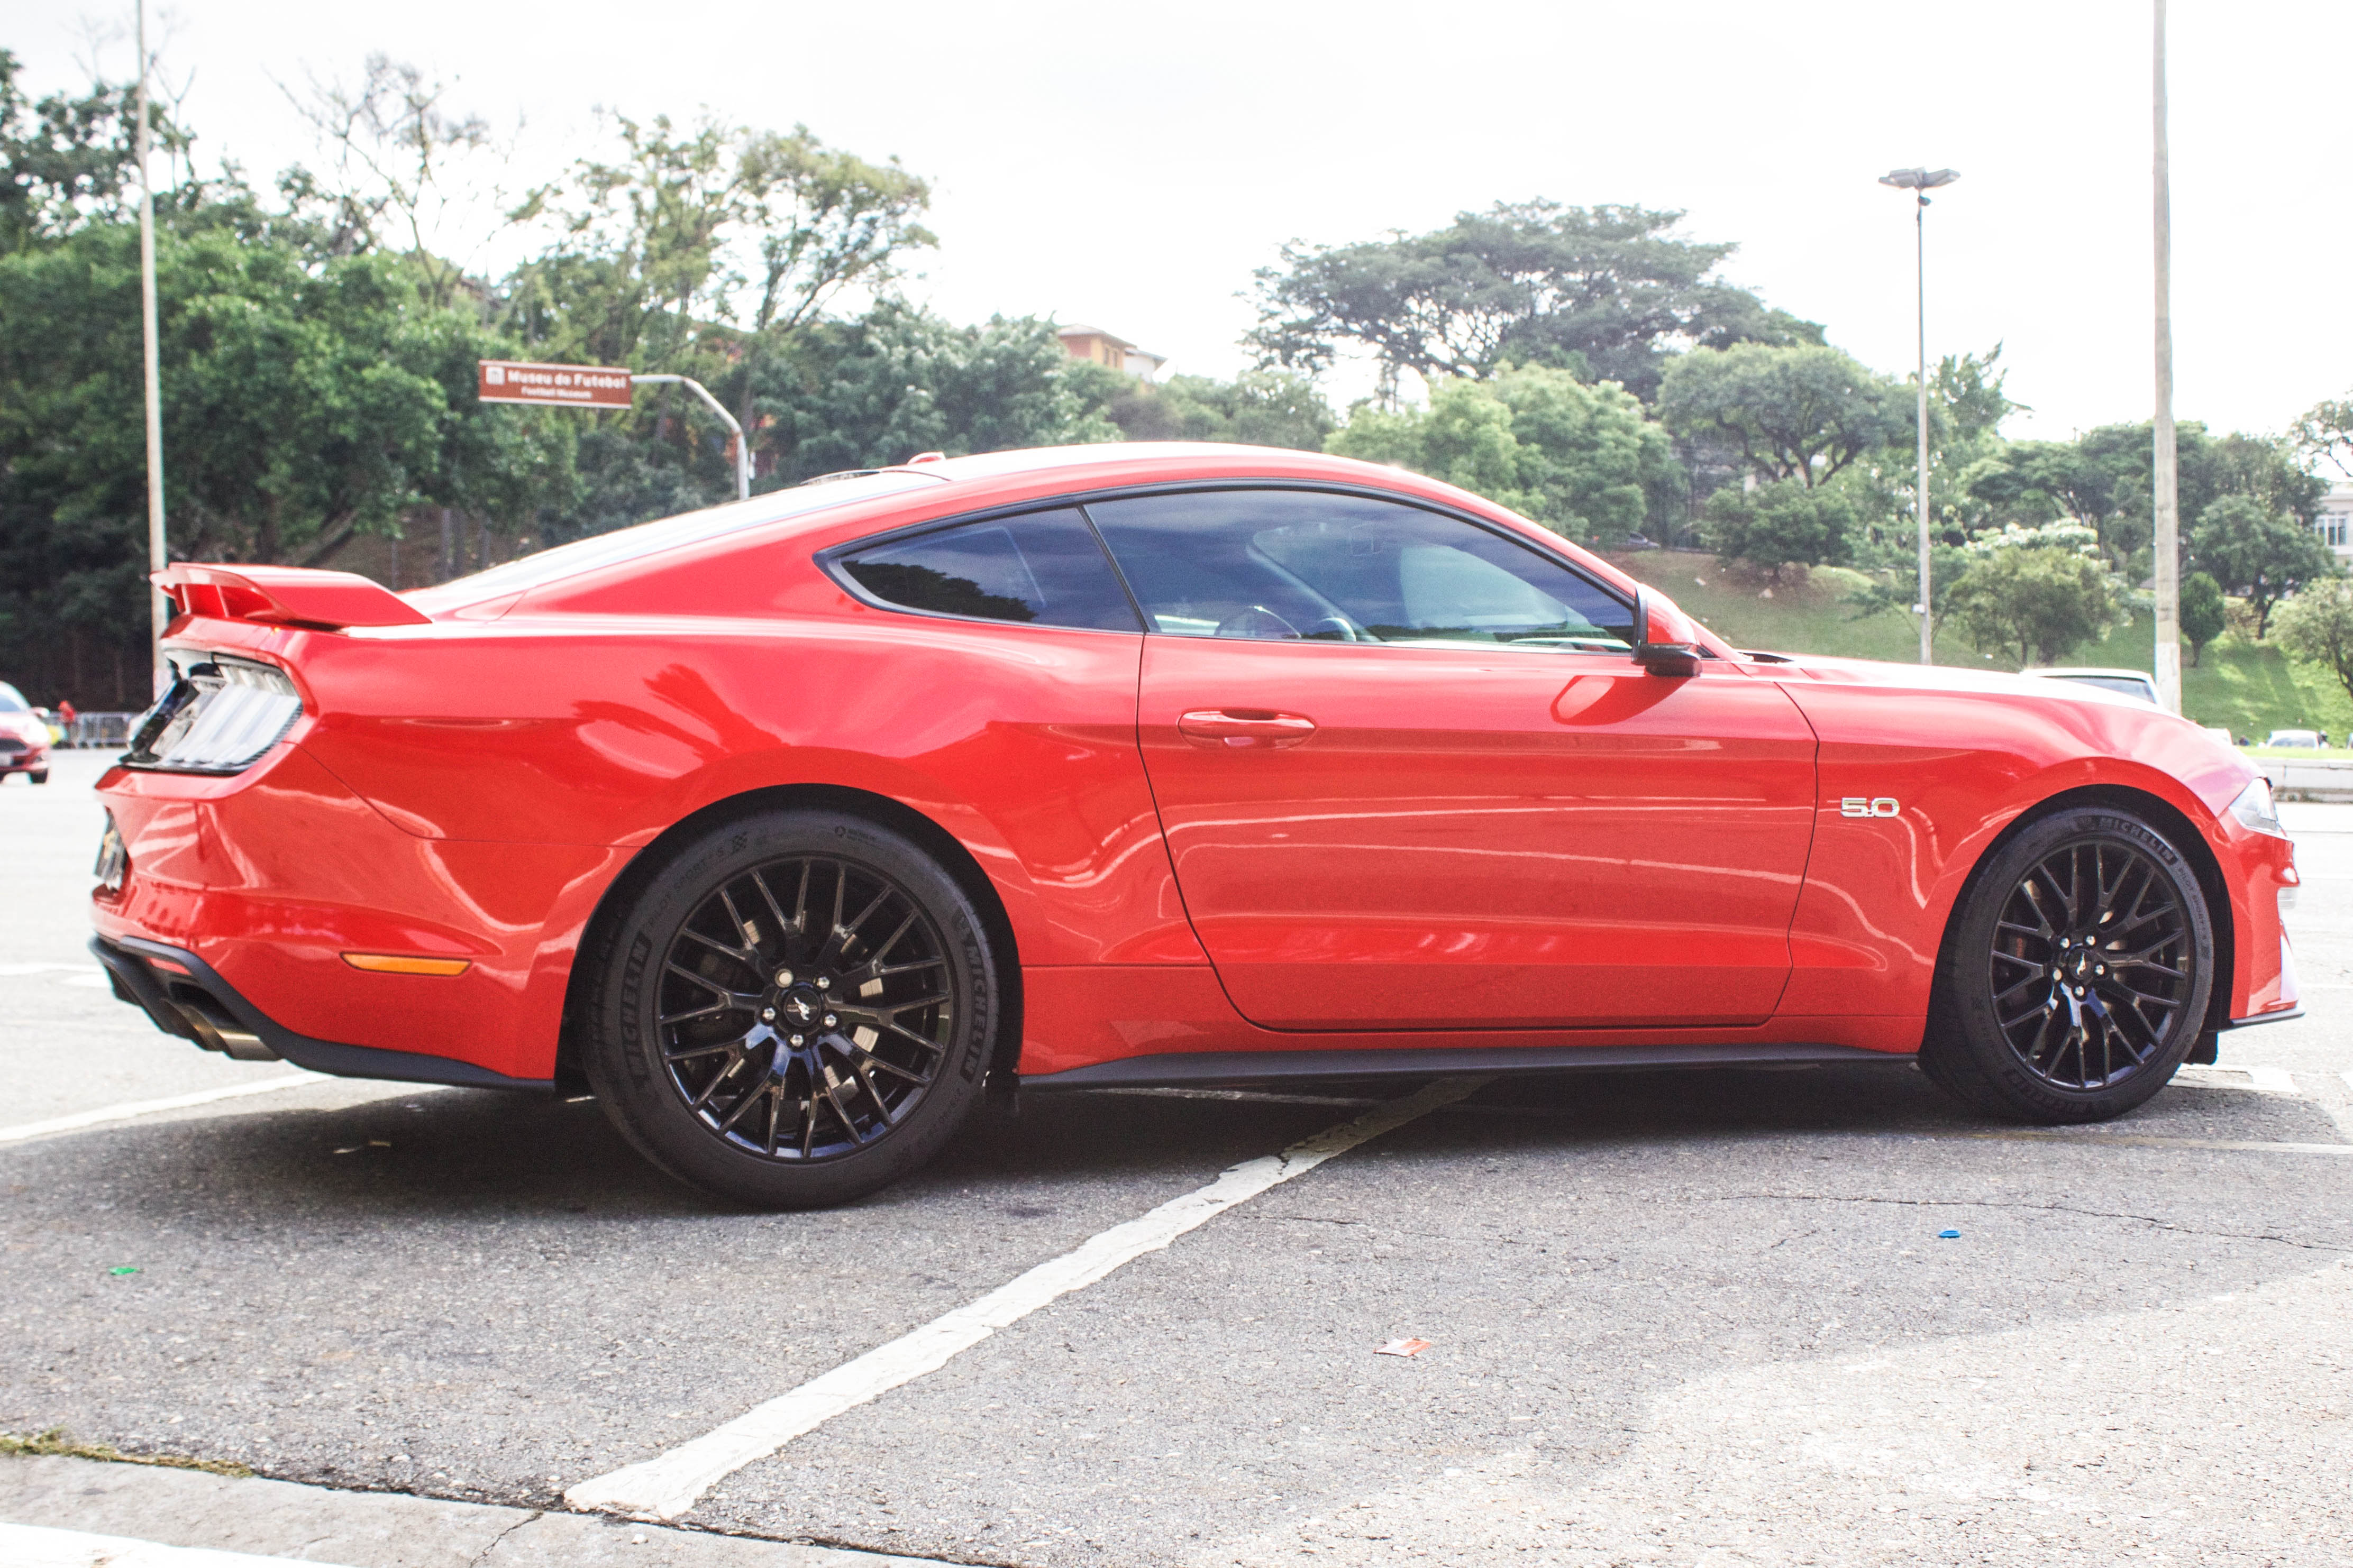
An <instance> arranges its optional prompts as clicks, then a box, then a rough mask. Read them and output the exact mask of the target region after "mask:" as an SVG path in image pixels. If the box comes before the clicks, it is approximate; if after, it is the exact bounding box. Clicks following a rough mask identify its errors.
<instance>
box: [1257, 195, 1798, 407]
mask: <svg viewBox="0 0 2353 1568" xmlns="http://www.w3.org/2000/svg"><path fill="white" fill-rule="evenodd" d="M1682 220H1683V214H1681V213H1679V212H1661V211H1655V210H1652V209H1651V208H1647V207H1641V206H1598V207H1571V206H1562V205H1559V204H1557V203H1555V202H1548V201H1528V202H1518V203H1502V204H1498V205H1496V206H1494V207H1493V208H1491V209H1489V210H1488V211H1486V212H1482V213H1471V212H1466V213H1462V214H1461V215H1459V216H1457V217H1456V218H1455V220H1454V222H1453V223H1452V224H1451V225H1450V226H1447V227H1445V228H1442V229H1438V230H1435V231H1433V232H1431V233H1429V234H1420V235H1409V234H1406V233H1404V232H1402V231H1399V232H1397V233H1393V234H1391V235H1390V236H1388V237H1387V238H1384V239H1376V240H1366V241H1362V242H1359V243H1357V244H1354V245H1343V246H1311V245H1307V244H1304V243H1303V242H1293V244H1291V245H1287V246H1285V247H1283V250H1282V265H1280V266H1277V267H1268V268H1261V269H1260V270H1259V272H1258V274H1257V279H1258V282H1257V289H1256V294H1257V302H1258V311H1259V324H1258V326H1257V327H1256V328H1255V329H1254V330H1253V331H1251V332H1250V336H1249V338H1248V339H1247V340H1246V341H1248V342H1250V344H1251V345H1252V346H1253V347H1254V348H1255V349H1256V350H1257V351H1258V353H1259V356H1260V360H1261V363H1262V364H1264V365H1267V366H1271V367H1279V368H1282V369H1287V370H1299V371H1305V372H1309V373H1311V374H1313V373H1317V372H1321V371H1323V370H1325V369H1327V368H1329V367H1330V366H1331V365H1332V364H1333V363H1335V361H1336V360H1337V359H1338V358H1340V357H1341V356H1342V355H1343V354H1345V353H1350V352H1354V353H1363V354H1366V355H1369V356H1370V357H1371V358H1372V359H1373V360H1374V361H1375V362H1377V363H1378V364H1379V365H1380V366H1381V367H1382V371H1383V374H1384V377H1385V380H1386V381H1387V383H1388V384H1389V385H1390V386H1392V387H1394V386H1395V384H1396V383H1397V378H1398V376H1400V375H1402V374H1407V373H1411V374H1416V375H1419V376H1421V377H1424V378H1433V377H1437V376H1455V377H1478V376H1483V375H1487V374H1492V373H1493V371H1494V370H1496V369H1497V368H1498V367H1499V366H1501V365H1504V364H1506V363H1513V364H1523V365H1526V364H1535V365H1546V366H1551V367H1556V368H1563V369H1569V370H1575V371H1577V372H1578V373H1580V374H1583V375H1585V376H1588V377H1589V378H1593V379H1598V380H1604V381H1615V382H1618V383H1620V384H1622V385H1624V386H1625V387H1626V388H1627V389H1628V390H1630V391H1631V392H1633V393H1634V394H1635V395H1637V396H1639V397H1643V398H1648V397H1649V396H1650V395H1651V393H1652V391H1653V390H1654V389H1655V388H1656V387H1657V385H1658V384H1659V376H1660V374H1661V372H1662V369H1663V367H1664V365H1665V364H1666V363H1667V362H1668V361H1669V360H1671V359H1672V357H1673V355H1674V353H1676V351H1678V350H1679V349H1681V348H1683V347H1686V346H1690V345H1694V344H1697V345H1702V346H1706V347H1714V348H1721V347H1725V346H1726V345H1729V344H1732V343H1737V342H1771V343H1819V342H1821V335H1822V334H1821V328H1820V327H1819V326H1817V325H1815V324H1814V323H1813V322H1810V321H1799V320H1798V319H1797V318H1796V317H1794V316H1791V315H1788V314H1787V313H1786V312H1784V311H1780V310H1771V309H1768V308H1767V306H1766V305H1765V304H1764V302H1763V301H1762V300H1758V299H1757V296H1756V295H1755V294H1753V293H1751V292H1749V291H1748V290H1747V289H1742V288H1739V287H1737V286H1736V285H1734V284H1730V283H1726V282H1725V281H1723V280H1722V279H1719V278H1717V277H1715V271H1716V268H1718V267H1719V266H1720V265H1721V264H1722V263H1723V262H1724V260H1725V258H1727V257H1729V256H1730V255H1731V254H1732V251H1733V249H1734V247H1732V246H1730V245H1722V244H1715V245H1711V244H1703V243H1700V242H1698V241H1694V240H1688V239H1682V238H1678V237H1675V236H1674V234H1673V232H1672V231H1673V229H1674V228H1675V226H1676V225H1678V224H1679V223H1681V222H1682Z"/></svg>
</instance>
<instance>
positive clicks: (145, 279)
mask: <svg viewBox="0 0 2353 1568" xmlns="http://www.w3.org/2000/svg"><path fill="white" fill-rule="evenodd" d="M138 44H139V128H138V158H139V325H140V331H141V342H142V353H141V358H142V362H143V363H142V370H143V373H144V378H145V381H146V392H147V569H148V570H149V571H150V572H161V571H162V570H164V566H165V565H166V564H168V557H167V555H166V552H165V550H164V387H163V371H162V360H161V353H160V350H159V349H158V347H157V344H156V329H155V192H154V187H153V185H152V184H150V183H149V181H148V178H147V147H148V139H149V132H148V127H147V0H139V21H138ZM169 605H170V601H168V600H166V599H165V598H164V595H163V594H162V593H161V592H160V591H159V590H155V589H153V588H151V589H150V590H149V591H148V595H147V622H148V637H149V645H150V647H149V652H150V656H151V660H152V662H153V666H154V688H155V695H156V696H158V697H161V696H162V695H163V694H164V669H165V666H164V626H166V625H168V624H169V623H170V620H171V616H172V612H171V609H170V607H169Z"/></svg>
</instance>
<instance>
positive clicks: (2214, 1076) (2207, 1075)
mask: <svg viewBox="0 0 2353 1568" xmlns="http://www.w3.org/2000/svg"><path fill="white" fill-rule="evenodd" d="M2173 1081H2174V1082H2175V1083H2178V1084H2179V1085H2180V1086H2181V1087H2182V1088H2184V1089H2253V1090H2254V1091H2255V1092H2256V1093H2257V1094H2294V1093H2295V1092H2297V1090H2296V1087H2295V1079H2294V1078H2293V1077H2292V1076H2290V1075H2289V1073H2288V1070H2287V1068H2279V1067H2198V1066H2188V1067H2180V1068H2175V1069H2174V1073H2173Z"/></svg>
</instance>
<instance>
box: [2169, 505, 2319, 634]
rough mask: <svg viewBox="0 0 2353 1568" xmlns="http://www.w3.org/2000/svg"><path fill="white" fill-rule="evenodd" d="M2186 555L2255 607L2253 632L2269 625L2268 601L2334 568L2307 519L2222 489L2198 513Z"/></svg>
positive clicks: (2273, 601)
mask: <svg viewBox="0 0 2353 1568" xmlns="http://www.w3.org/2000/svg"><path fill="white" fill-rule="evenodd" d="M2189 559H2190V560H2191V561H2192V562H2194V563H2196V564H2197V566H2198V568H2199V570H2200V571H2202V572H2206V573H2209V574H2212V576H2213V578H2214V580H2215V581H2216V582H2217V583H2220V584H2221V585H2222V586H2223V587H2224V588H2225V589H2227V590H2228V591H2230V592H2232V593H2234V594H2237V595H2241V596H2242V597H2243V598H2245V600H2246V601H2247V606H2248V608H2250V609H2252V610H2253V611H2254V612H2255V636H2256V637H2263V636H2265V635H2267V634H2268V633H2269V631H2270V629H2271V616H2272V606H2273V605H2276V604H2278V603H2279V602H2280V600H2282V599H2283V598H2284V597H2286V596H2287V595H2290V594H2293V593H2295V591H2296V590H2297V589H2298V588H2300V587H2302V586H2304V584H2306V583H2310V582H2315V581H2317V580H2318V579H2320V578H2323V577H2328V576H2333V575H2335V574H2336V572H2337V558H2336V557H2335V556H2333V555H2331V554H2330V553H2329V552H2328V547H2327V545H2325V544H2323V543H2321V542H2320V539H2319V536H2318V535H2316V534H2315V533H2314V532H2313V531H2312V528H2311V525H2310V524H2308V523H2306V522H2305V521H2303V520H2301V519H2299V518H2297V517H2296V516H2295V514H2293V513H2291V512H2285V511H2275V510H2271V509H2270V508H2268V507H2266V506H2264V505H2263V502H2262V501H2261V500H2258V499H2257V498H2256V497H2254V496H2252V495H2245V494H2232V495H2225V496H2222V497H2221V498H2220V499H2218V500H2214V501H2212V502H2210V503H2209V504H2208V505H2207V507H2206V508H2205V510H2202V511H2200V513H2199V514H2198V521H2197V523H2196V525H2195V526H2194V527H2192V528H2191V529H2190V531H2189Z"/></svg>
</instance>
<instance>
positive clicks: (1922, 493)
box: [1912, 191, 1936, 664]
mask: <svg viewBox="0 0 2353 1568" xmlns="http://www.w3.org/2000/svg"><path fill="white" fill-rule="evenodd" d="M1918 195H1919V198H1920V203H1919V205H1917V206H1915V207H1914V208H1913V209H1912V228H1913V252H1912V254H1913V264H1914V268H1915V272H1916V278H1915V282H1916V284H1917V287H1918V291H1919V305H1920V310H1919V322H1920V488H1919V489H1917V490H1915V492H1913V502H1914V507H1915V510H1916V511H1917V512H1918V513H1919V519H1920V662H1921V663H1922V664H1934V663H1936V649H1935V644H1936V623H1935V622H1934V621H1932V620H1931V619H1930V618H1929V612H1930V609H1931V607H1932V606H1934V605H1935V604H1936V596H1935V592H1934V584H1931V582H1930V581H1929V563H1928V193H1927V192H1926V191H1921V192H1919V193H1918Z"/></svg>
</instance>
